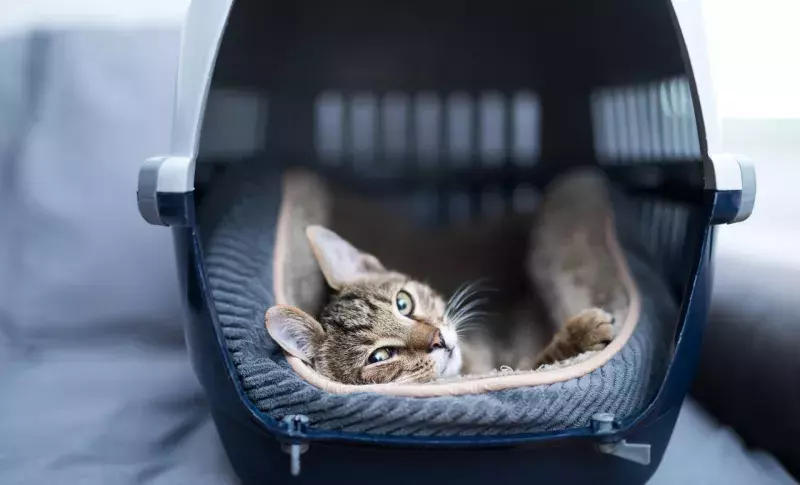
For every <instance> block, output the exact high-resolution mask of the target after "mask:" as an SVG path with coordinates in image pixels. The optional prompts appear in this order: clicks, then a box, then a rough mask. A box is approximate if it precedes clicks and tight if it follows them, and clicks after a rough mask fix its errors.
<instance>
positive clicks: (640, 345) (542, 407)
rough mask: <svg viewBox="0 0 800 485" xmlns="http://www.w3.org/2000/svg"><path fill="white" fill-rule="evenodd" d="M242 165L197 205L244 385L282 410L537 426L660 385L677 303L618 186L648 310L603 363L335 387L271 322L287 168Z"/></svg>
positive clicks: (409, 428)
mask: <svg viewBox="0 0 800 485" xmlns="http://www.w3.org/2000/svg"><path fill="white" fill-rule="evenodd" d="M246 172H247V173H246V175H245V176H236V175H234V176H230V177H227V179H226V182H224V183H220V184H218V186H217V188H216V189H215V192H216V193H214V194H212V195H211V196H210V197H208V198H207V200H206V202H205V203H204V205H203V207H202V208H201V216H202V217H201V229H202V230H203V232H204V235H205V236H206V240H205V243H204V244H205V247H204V251H205V265H206V270H207V273H208V277H209V282H210V285H211V290H212V294H213V298H214V302H215V305H216V311H217V314H218V317H219V322H220V323H221V325H222V330H223V334H224V336H225V343H226V345H227V350H228V351H229V352H230V354H231V356H232V359H233V362H234V364H235V366H236V369H237V371H238V373H239V376H240V378H241V380H242V383H243V387H244V389H245V391H246V393H247V396H248V397H249V398H250V400H251V401H252V402H253V403H254V404H255V406H256V407H257V408H258V409H260V410H261V411H263V412H264V413H266V414H268V415H270V416H272V417H274V418H275V419H281V418H282V417H284V416H286V415H290V414H303V415H306V416H308V417H309V418H310V420H311V424H312V426H314V427H318V428H325V429H332V430H341V431H351V432H366V433H376V434H391V435H418V436H422V435H426V436H436V435H440V436H444V435H471V434H484V435H485V434H517V433H530V432H537V431H547V430H556V429H565V428H574V427H583V426H587V425H588V423H589V419H590V417H591V416H592V415H593V414H594V413H597V412H608V413H613V414H615V415H616V416H618V417H624V416H628V415H631V414H633V413H636V412H638V411H640V410H642V409H643V407H644V406H646V405H647V403H648V402H649V400H650V399H651V398H652V397H653V395H654V392H655V391H656V390H657V388H658V386H659V385H660V383H661V380H662V378H663V376H664V372H665V370H666V365H667V363H668V359H669V357H670V354H669V342H670V338H671V336H672V335H673V332H674V328H675V324H676V322H677V316H678V314H677V306H676V303H675V302H674V300H673V299H672V296H671V294H670V292H669V290H668V289H667V287H666V285H665V282H664V279H663V277H662V276H661V275H660V274H659V272H658V271H656V270H655V269H654V267H655V266H654V265H652V264H650V263H649V262H648V257H647V255H646V251H644V250H643V249H642V248H641V246H640V245H639V244H638V242H637V241H636V237H635V235H636V234H637V231H636V230H634V229H633V227H634V226H635V225H636V221H634V220H633V219H634V218H633V217H632V216H630V214H632V213H633V211H631V210H630V205H631V203H630V201H628V200H627V199H626V197H624V196H623V195H622V194H620V193H619V192H616V191H612V203H613V207H614V215H615V218H614V219H615V225H616V231H617V235H618V239H619V243H620V245H621V246H622V248H623V249H624V252H625V257H626V259H627V264H628V266H629V271H630V273H631V275H632V276H633V278H634V280H635V283H636V284H637V286H638V289H639V293H640V294H641V314H640V319H639V323H638V325H637V326H636V329H635V331H634V333H633V335H632V336H631V338H630V339H629V340H628V342H627V343H626V344H625V346H624V347H623V348H622V350H621V351H620V352H619V353H617V354H616V355H615V356H614V357H613V358H612V359H611V360H610V361H608V362H607V363H606V364H605V365H603V366H601V367H599V368H598V369H596V370H594V371H592V372H590V373H589V374H586V375H584V376H582V377H579V378H576V379H571V380H567V381H565V382H557V383H554V384H549V385H539V386H533V387H521V388H514V389H506V390H499V391H492V392H487V393H483V394H472V395H469V394H468V395H460V396H448V397H426V398H419V397H395V396H388V395H380V394H375V393H366V392H360V393H352V394H331V393H328V392H325V391H323V390H320V389H318V388H316V387H314V386H312V385H310V384H309V383H307V382H306V381H305V380H303V379H301V378H300V377H298V375H297V374H296V373H295V372H294V371H293V370H292V368H291V367H290V366H289V364H288V363H287V361H286V359H285V357H284V355H283V353H282V351H281V349H280V348H279V347H278V346H277V345H276V344H275V343H274V342H273V341H272V340H271V338H270V337H269V336H268V334H267V332H266V329H265V326H264V314H265V311H266V310H267V309H268V308H269V307H271V306H272V305H273V304H275V291H274V288H273V250H274V248H275V239H276V226H277V222H278V217H279V210H280V206H281V200H282V199H281V197H282V190H283V188H282V185H281V176H280V174H279V173H275V172H274V171H272V172H270V171H269V170H264V169H258V170H249V171H246ZM521 264H522V262H521Z"/></svg>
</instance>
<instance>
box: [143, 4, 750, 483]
mask: <svg viewBox="0 0 800 485" xmlns="http://www.w3.org/2000/svg"><path fill="white" fill-rule="evenodd" d="M754 195H755V176H754V172H753V168H752V166H751V165H749V164H748V163H746V162H745V161H743V160H742V159H741V158H740V157H736V156H731V155H725V156H711V155H709V154H708V149H707V142H706V136H705V131H704V126H703V122H702V117H701V113H700V104H699V99H698V94H697V87H696V85H695V82H694V78H693V75H692V69H691V66H690V63H689V60H688V56H687V53H686V48H685V45H684V41H683V38H682V35H681V32H680V29H679V27H678V23H677V21H676V17H675V12H674V11H673V7H672V5H671V4H670V2H669V1H667V0H602V1H601V0H585V1H579V0H562V1H560V2H532V3H531V2H528V3H519V2H499V3H498V2H493V3H475V2H458V1H446V2H394V1H383V2H363V1H354V0H347V1H340V2H319V1H313V0H296V1H293V2H269V1H261V0H239V1H237V2H235V3H234V2H232V0H195V1H193V2H192V3H191V6H190V9H189V12H188V17H187V19H186V24H185V26H184V34H183V45H182V52H181V58H180V64H179V71H178V78H177V102H176V106H175V113H174V126H173V133H172V152H171V153H170V154H168V155H166V156H162V157H157V158H152V159H150V160H147V161H146V162H145V163H144V165H143V167H142V169H141V172H140V178H139V187H138V203H139V209H140V212H141V214H142V216H143V217H144V218H145V219H146V220H147V221H148V222H150V223H152V224H157V225H167V226H170V227H171V228H172V231H173V234H174V240H175V248H176V252H177V257H178V263H179V268H180V280H181V283H182V288H183V294H184V298H185V306H186V309H187V313H188V318H187V320H186V340H187V345H188V348H189V351H190V355H191V359H192V363H193V366H194V369H195V371H196V373H197V375H198V377H199V380H200V382H201V384H202V386H203V387H204V388H205V390H206V393H207V395H208V399H209V402H210V404H211V411H212V414H213V417H214V420H215V422H216V425H217V428H218V430H219V433H220V435H221V437H222V441H223V443H224V446H225V449H226V451H227V453H228V456H229V458H230V460H231V462H232V464H233V466H234V468H235V470H236V472H237V473H238V475H239V476H240V477H241V479H242V481H243V482H244V483H264V482H265V481H273V480H280V479H288V478H290V477H292V476H294V479H295V480H298V481H304V482H308V483H321V481H330V480H331V479H332V478H334V479H336V480H342V479H345V480H353V483H363V482H366V481H374V480H376V479H377V480H379V481H380V482H381V483H407V482H408V481H409V480H412V481H413V480H416V481H423V482H425V483H436V482H437V481H439V480H447V481H453V480H455V481H461V482H465V483H485V482H489V481H513V480H517V479H519V478H520V477H524V478H525V480H527V481H541V482H545V481H555V482H558V483H595V482H609V483H618V484H623V483H644V482H645V481H646V480H647V479H648V478H649V477H650V476H651V475H652V473H653V472H654V470H655V469H656V467H657V466H658V464H659V462H660V460H661V457H662V455H663V453H664V450H665V448H666V446H667V443H668V441H669V438H670V435H671V433H672V429H673V426H674V424H675V420H676V417H677V414H678V410H679V408H680V405H681V402H682V400H683V399H684V397H685V395H686V393H687V391H688V388H689V383H690V381H691V379H692V376H693V373H694V369H695V366H696V365H697V359H698V352H699V348H700V339H701V335H702V332H703V327H704V323H705V319H706V312H707V309H708V305H709V298H710V293H711V275H712V269H711V263H712V246H713V240H714V226H715V225H718V224H725V223H732V222H738V221H740V220H743V219H745V218H747V217H748V216H749V215H750V212H751V211H752V208H753V200H754ZM512 220H513V221H516V223H519V222H520V221H522V223H521V225H510V224H509V225H506V223H505V222H502V223H501V222H498V221H512ZM532 221H535V223H533V222H532ZM311 224H323V225H327V226H330V227H332V228H334V230H336V231H337V232H339V233H340V234H343V235H344V236H346V237H347V238H348V239H349V240H352V241H353V242H354V245H356V246H358V247H361V248H363V249H365V250H369V252H371V253H373V254H375V255H377V256H378V257H380V258H381V260H382V261H384V262H385V263H386V264H387V267H389V266H391V267H393V268H394V267H397V268H400V269H402V270H403V271H405V272H407V273H408V274H411V275H414V276H415V277H419V278H430V280H431V281H434V282H435V283H436V285H437V288H440V289H441V290H442V292H443V293H448V292H452V291H453V289H454V288H455V286H456V285H457V283H460V282H463V281H465V280H468V279H470V278H473V277H477V276H481V275H482V274H484V273H490V274H491V277H493V278H494V277H499V278H500V279H501V280H502V279H503V278H505V280H503V281H505V283H504V284H503V285H501V288H502V289H503V290H508V291H503V292H500V293H502V294H503V295H508V294H512V293H514V292H515V291H516V292H517V293H520V291H522V292H523V293H524V291H527V290H525V289H523V290H520V288H537V289H538V290H541V291H538V292H537V293H535V294H536V295H538V296H537V298H539V299H540V300H541V302H540V303H541V305H540V308H542V309H543V310H542V311H543V312H544V314H545V315H546V316H547V317H552V319H551V321H555V320H559V319H562V318H563V317H564V316H565V315H566V316H568V315H570V314H574V312H575V311H579V310H580V309H581V308H586V307H588V306H592V305H593V304H598V303H597V302H600V304H602V306H603V308H604V309H605V310H606V311H607V312H609V313H610V314H611V315H613V316H614V317H615V321H614V323H613V324H614V325H615V327H614V328H615V330H614V331H615V334H616V336H615V337H614V339H613V340H612V341H611V342H610V343H609V344H608V346H607V347H605V348H602V349H597V350H593V351H590V352H585V353H584V354H581V356H580V358H575V359H574V361H572V362H570V363H569V364H570V365H553V366H550V367H547V366H546V367H544V368H537V369H535V370H534V369H530V368H528V370H525V369H522V368H517V369H503V368H500V369H493V370H491V372H487V373H484V374H480V375H467V376H456V377H452V378H450V379H444V380H439V381H435V382H430V383H424V384H403V383H390V384H370V385H364V386H359V385H345V384H341V383H337V382H333V381H331V380H329V379H327V378H325V377H323V376H322V375H320V374H317V373H316V372H315V371H314V370H313V369H312V368H311V367H310V366H308V365H306V363H304V362H303V361H302V359H298V358H297V357H296V356H295V355H290V354H286V353H284V352H283V351H282V350H281V348H280V347H279V346H277V344H276V343H275V341H273V340H272V338H271V337H270V334H269V333H268V331H267V328H266V326H265V319H266V325H268V324H269V318H270V313H269V311H270V309H271V308H273V307H275V305H278V304H291V305H294V306H297V307H298V308H301V309H303V310H306V311H307V312H308V313H309V314H312V315H313V312H314V311H318V310H319V308H320V305H322V304H323V302H324V299H325V294H326V290H325V284H324V281H323V279H322V275H321V271H320V267H319V266H318V265H317V263H316V261H315V260H314V259H313V257H311V256H310V255H311V250H310V248H309V246H308V242H307V241H306V239H305V237H304V236H305V234H304V231H305V228H306V227H307V226H309V225H311ZM520 228H521V229H520ZM579 246H580V248H583V249H580V250H578V249H576V248H578V247H579ZM573 250H574V251H573ZM576 255H577V256H576ZM581 255H582V256H581ZM587 255H588V256H587ZM414 264H416V266H417V269H416V270H415V271H416V272H412V271H411V270H407V268H409V267H413V266H414ZM498 275H499V276H498ZM529 283H530V285H529ZM532 299H533V298H527V297H524V296H523V297H522V298H521V300H532ZM592 302H594V303H592ZM504 304H505V303H503V301H502V300H501V302H500V304H499V305H500V306H503V305H504ZM509 305H510V304H509ZM517 343H519V341H518V339H517Z"/></svg>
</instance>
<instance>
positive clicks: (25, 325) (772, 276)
mask: <svg viewBox="0 0 800 485" xmlns="http://www.w3.org/2000/svg"><path fill="white" fill-rule="evenodd" d="M177 48H178V34H177V31H176V30H174V29H164V30H137V29H129V30H125V31H103V30H100V29H97V30H93V31H83V32H79V31H46V32H45V31H40V32H35V33H32V34H29V35H24V36H20V37H16V38H10V39H5V40H3V41H0V65H2V66H3V69H2V70H0V106H2V109H0V483H3V484H4V485H6V484H8V485H11V484H43V483H68V484H76V485H78V484H89V485H93V484H97V485H100V484H125V483H148V484H159V483H163V484H170V485H173V484H184V483H185V484H192V485H203V484H209V485H210V484H225V483H231V484H233V483H236V482H237V481H236V479H235V477H234V475H233V473H232V471H231V469H230V466H229V464H228V461H227V459H226V457H225V455H224V452H223V450H222V448H221V445H220V442H219V439H218V437H217V435H216V432H215V429H214V426H213V423H212V421H211V419H210V416H209V413H208V408H207V405H206V403H205V400H204V396H203V394H202V391H201V389H200V387H199V385H198V383H197V382H196V380H195V378H194V376H193V374H192V371H191V369H190V367H189V364H188V359H187V355H186V351H185V348H184V345H183V337H182V333H181V332H182V330H181V318H182V317H181V313H180V309H179V307H178V304H179V303H178V302H179V298H178V294H177V288H176V275H175V271H174V261H173V255H172V247H171V242H170V236H169V232H168V231H167V230H165V229H159V228H154V227H151V226H148V225H146V224H145V223H144V222H143V221H142V220H141V219H140V217H139V216H138V213H137V211H136V204H135V184H136V175H137V169H138V166H139V164H140V162H141V161H142V160H143V159H144V158H146V157H148V156H152V155H155V154H159V153H163V152H164V151H165V150H166V149H167V147H168V136H169V125H170V116H171V108H172V106H171V100H172V95H173V93H172V89H173V85H174V84H173V76H174V69H175V61H176V59H177V52H178V50H177ZM721 263H723V264H721V265H720V266H721V268H722V269H720V273H719V275H720V276H719V277H718V284H719V286H718V289H719V291H718V292H717V293H716V294H715V311H714V315H715V318H716V320H715V321H714V322H713V323H712V325H711V328H710V330H709V332H708V336H707V339H706V341H707V348H706V349H705V354H704V362H703V366H702V369H701V372H700V379H699V380H698V385H697V387H696V393H697V395H698V396H700V397H702V399H703V401H704V402H705V403H707V405H708V409H712V410H713V411H714V413H715V415H716V416H717V417H719V418H722V419H724V420H726V421H727V422H728V423H730V424H732V425H734V426H735V427H736V429H737V430H739V431H741V433H742V435H744V436H746V437H747V438H748V439H749V440H751V441H750V443H751V444H752V445H753V446H754V447H756V448H760V449H765V450H770V451H771V452H773V453H775V454H776V455H777V456H780V457H781V458H782V459H783V460H785V463H792V462H793V463H797V462H798V461H800V457H798V455H797V447H796V445H795V446H794V447H792V445H793V443H792V442H791V441H789V438H790V435H791V434H792V432H793V433H794V437H795V439H796V438H797V436H798V433H797V427H796V423H797V421H796V419H797V418H796V415H794V414H793V411H792V410H793V409H798V406H797V404H798V401H797V399H798V396H797V389H798V388H797V387H796V386H795V388H794V390H793V392H794V394H791V395H790V394H785V392H786V390H787V387H789V386H788V384H789V383H791V382H792V380H791V379H790V378H789V377H781V376H789V375H795V376H796V375H797V373H791V370H790V368H791V366H793V367H794V369H797V367H798V362H800V359H798V357H797V355H796V353H794V354H792V353H790V352H791V350H790V349H793V347H794V348H796V347H797V344H798V343H800V338H798V333H797V330H798V327H797V326H796V325H790V324H789V322H790V320H789V318H790V316H791V315H792V313H791V310H790V308H792V305H794V304H795V302H794V298H793V296H792V295H791V292H790V291H788V288H790V287H791V283H792V282H796V280H797V277H798V276H797V275H798V274H800V266H798V267H797V268H792V267H786V266H783V267H780V268H777V269H776V270H775V272H773V271H772V269H770V267H769V266H767V265H763V264H760V263H758V262H757V261H751V262H748V263H742V261H741V260H740V259H737V258H736V257H733V256H731V257H728V258H727V259H723V260H722V261H721ZM745 271H746V272H747V274H748V278H747V280H744V279H740V278H739V277H738V275H740V274H741V273H742V272H745ZM726 275H733V276H726ZM776 282H778V283H777V284H778V287H780V288H782V290H781V291H775V288H776ZM754 283H755V284H754ZM741 295H744V297H741ZM743 300H745V301H746V302H747V305H744V306H740V307H734V306H732V304H731V302H741V301H743ZM780 308H785V310H783V313H780V310H778V309H780ZM775 312H779V313H780V315H781V317H780V319H778V318H774V316H775V315H776V313H775ZM767 314H769V316H767ZM795 314H796V313H795ZM755 329H757V331H756V330H755ZM754 332H755V333H754ZM756 334H757V336H758V338H757V339H754V338H753V335H756ZM774 352H778V353H777V354H776V353H774ZM775 355H780V357H779V359H780V360H779V361H778V362H779V363H780V364H781V365H780V366H775V367H774V368H771V370H770V372H773V371H774V372H775V374H768V377H765V376H764V374H763V373H764V372H765V368H764V366H763V362H764V361H765V360H769V358H770V357H769V356H775ZM751 363H752V364H753V365H750V364H751ZM756 363H759V365H758V366H756V365H755V364H756ZM756 372H758V373H759V374H756ZM781 373H783V374H781ZM744 379H747V382H746V384H740V383H741V382H742V381H743V380H744ZM794 382H796V379H795V381H794ZM739 389H747V392H746V393H745V392H743V391H742V392H740V391H739ZM764 417H766V418H767V419H762V418H764ZM792 419H794V421H792ZM772 423H775V424H772ZM792 426H794V427H792ZM795 443H796V442H795ZM793 453H794V454H793ZM652 483H654V484H674V483H691V484H705V483H707V484H712V483H720V484H726V485H731V484H747V485H752V484H756V483H794V481H793V480H792V479H791V478H790V477H789V475H788V474H787V473H786V472H785V470H784V469H783V468H782V467H781V465H779V464H778V462H777V461H776V460H775V458H773V456H772V455H771V454H770V453H768V452H764V451H755V450H754V449H750V448H747V447H745V446H744V445H743V444H742V441H741V439H740V438H739V437H738V436H737V434H736V433H735V432H734V431H732V430H730V429H729V428H726V427H724V426H723V425H721V424H720V423H719V422H718V421H717V418H715V417H714V416H712V415H711V414H709V413H708V412H707V411H705V410H704V409H703V408H702V407H701V406H700V405H699V404H698V403H697V402H696V401H694V400H691V399H690V400H688V401H687V402H686V405H685V406H684V408H683V410H682V413H681V416H680V419H679V421H678V426H677V428H676V430H675V433H674V436H673V439H672V442H671V443H670V446H669V449H668V451H667V454H666V457H665V459H664V462H663V465H662V466H661V468H660V469H659V471H658V472H657V474H656V476H655V477H654V478H653V480H652Z"/></svg>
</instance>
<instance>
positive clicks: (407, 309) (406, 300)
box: [394, 290, 414, 317]
mask: <svg viewBox="0 0 800 485" xmlns="http://www.w3.org/2000/svg"><path fill="white" fill-rule="evenodd" d="M394 304H395V306H397V311H399V312H400V315H403V316H404V317H407V316H409V315H411V314H412V313H414V299H413V298H411V295H409V294H408V292H407V291H404V290H400V291H399V292H398V293H397V296H396V297H395V299H394Z"/></svg>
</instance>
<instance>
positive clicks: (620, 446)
mask: <svg viewBox="0 0 800 485" xmlns="http://www.w3.org/2000/svg"><path fill="white" fill-rule="evenodd" d="M592 430H593V431H594V432H595V434H599V435H603V434H609V433H613V432H614V415H613V414H611V413H597V414H594V415H592ZM597 451H599V452H600V453H605V454H608V455H614V456H616V457H619V458H622V459H624V460H628V461H632V462H634V463H638V464H640V465H649V464H650V445H649V444H647V443H628V442H627V441H625V440H620V441H614V442H609V443H600V444H598V445H597Z"/></svg>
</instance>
